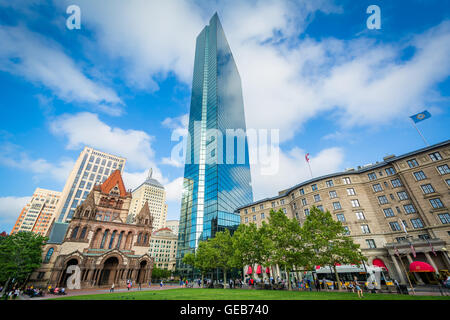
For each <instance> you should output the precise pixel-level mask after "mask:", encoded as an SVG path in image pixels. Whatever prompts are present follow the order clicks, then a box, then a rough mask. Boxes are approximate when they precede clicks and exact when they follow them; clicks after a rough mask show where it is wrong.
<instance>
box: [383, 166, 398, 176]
mask: <svg viewBox="0 0 450 320" xmlns="http://www.w3.org/2000/svg"><path fill="white" fill-rule="evenodd" d="M385 171H386V174H387V175H388V176H392V175H393V174H395V173H396V172H395V169H394V168H393V167H389V168H386V169H385Z"/></svg>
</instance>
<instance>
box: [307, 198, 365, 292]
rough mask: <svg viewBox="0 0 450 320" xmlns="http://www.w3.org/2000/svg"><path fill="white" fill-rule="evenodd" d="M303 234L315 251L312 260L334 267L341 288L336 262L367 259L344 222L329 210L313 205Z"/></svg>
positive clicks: (311, 249)
mask: <svg viewBox="0 0 450 320" xmlns="http://www.w3.org/2000/svg"><path fill="white" fill-rule="evenodd" d="M302 235H303V238H304V239H305V240H306V242H307V243H308V247H309V250H310V251H311V252H313V253H314V255H312V257H311V262H312V263H313V264H315V265H321V266H330V267H331V268H333V270H334V274H335V276H336V280H337V283H338V288H339V289H340V288H341V284H340V279H339V274H338V272H337V270H336V264H350V263H355V264H360V262H361V261H362V260H367V258H366V257H364V256H363V255H362V254H361V253H360V252H359V251H358V248H359V244H355V243H354V242H353V239H352V238H350V237H349V236H347V235H346V230H345V228H344V226H343V225H342V223H341V222H340V221H336V220H334V219H333V217H332V216H331V213H330V212H329V211H328V210H327V211H325V212H323V211H322V210H319V209H318V208H316V207H315V206H313V207H312V208H311V210H310V214H309V215H308V216H307V218H306V220H305V222H304V224H303V226H302Z"/></svg>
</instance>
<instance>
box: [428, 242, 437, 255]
mask: <svg viewBox="0 0 450 320" xmlns="http://www.w3.org/2000/svg"><path fill="white" fill-rule="evenodd" d="M427 242H428V245H429V246H430V248H431V252H433V254H434V255H435V256H437V253H436V252H435V251H434V248H433V245H432V244H431V242H430V241H428V239H427Z"/></svg>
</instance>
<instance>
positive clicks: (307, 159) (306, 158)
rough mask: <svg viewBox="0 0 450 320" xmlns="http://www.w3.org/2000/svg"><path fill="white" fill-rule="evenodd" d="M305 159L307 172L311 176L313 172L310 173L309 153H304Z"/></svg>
mask: <svg viewBox="0 0 450 320" xmlns="http://www.w3.org/2000/svg"><path fill="white" fill-rule="evenodd" d="M305 160H306V163H307V164H308V168H309V173H310V174H311V178H313V174H312V170H311V165H310V164H309V153H307V154H305Z"/></svg>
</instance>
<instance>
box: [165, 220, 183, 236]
mask: <svg viewBox="0 0 450 320" xmlns="http://www.w3.org/2000/svg"><path fill="white" fill-rule="evenodd" d="M179 225H180V221H179V220H167V221H166V227H167V228H169V229H170V230H172V232H173V233H174V234H176V235H177V236H178V229H179Z"/></svg>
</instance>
